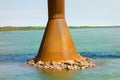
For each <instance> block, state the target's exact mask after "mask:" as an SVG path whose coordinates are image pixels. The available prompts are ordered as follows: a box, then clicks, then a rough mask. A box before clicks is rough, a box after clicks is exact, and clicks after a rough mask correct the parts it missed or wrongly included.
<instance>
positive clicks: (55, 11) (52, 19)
mask: <svg viewBox="0 0 120 80" xmlns="http://www.w3.org/2000/svg"><path fill="white" fill-rule="evenodd" d="M64 9H65V1H64V0H48V13H49V14H48V16H49V20H48V24H47V27H46V30H45V33H44V36H43V39H42V42H41V45H40V49H39V52H38V54H37V56H36V58H35V62H38V61H43V62H48V61H56V62H59V61H66V60H75V59H79V60H81V59H82V56H80V55H79V54H78V53H77V50H76V47H75V45H74V42H73V40H72V37H71V35H70V32H69V28H68V26H67V24H66V21H65V10H64Z"/></svg>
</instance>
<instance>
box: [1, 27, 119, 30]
mask: <svg viewBox="0 0 120 80" xmlns="http://www.w3.org/2000/svg"><path fill="white" fill-rule="evenodd" d="M69 28H70V29H81V28H120V26H69ZM24 30H45V27H44V26H26V27H18V26H17V27H14V26H5V27H0V31H24Z"/></svg>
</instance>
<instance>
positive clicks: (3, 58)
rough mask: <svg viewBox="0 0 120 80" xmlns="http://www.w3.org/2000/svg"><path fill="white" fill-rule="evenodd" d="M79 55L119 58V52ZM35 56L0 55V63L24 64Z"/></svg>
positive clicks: (84, 54)
mask: <svg viewBox="0 0 120 80" xmlns="http://www.w3.org/2000/svg"><path fill="white" fill-rule="evenodd" d="M80 54H81V55H82V56H85V57H88V58H92V59H111V58H112V59H114V58H120V51H114V52H111V51H103V52H80ZM35 55H36V54H0V62H26V61H27V60H29V59H31V58H34V57H35Z"/></svg>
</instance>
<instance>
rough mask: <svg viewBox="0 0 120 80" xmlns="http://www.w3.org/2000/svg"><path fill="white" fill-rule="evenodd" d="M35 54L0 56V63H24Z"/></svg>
mask: <svg viewBox="0 0 120 80" xmlns="http://www.w3.org/2000/svg"><path fill="white" fill-rule="evenodd" d="M34 57H35V54H0V62H26V61H27V60H29V59H31V58H34Z"/></svg>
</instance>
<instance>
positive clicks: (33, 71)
mask: <svg viewBox="0 0 120 80" xmlns="http://www.w3.org/2000/svg"><path fill="white" fill-rule="evenodd" d="M43 32H44V31H18V32H0V80H120V71H119V70H120V28H88V29H87V28H86V29H73V30H71V34H72V37H73V39H74V43H75V45H76V48H77V50H78V52H79V53H80V54H81V55H83V56H86V57H89V58H92V59H93V60H94V62H95V63H96V65H97V66H96V68H93V69H87V70H84V71H80V70H78V71H48V70H46V71H45V70H38V69H37V68H34V67H31V66H27V65H26V64H25V63H26V61H27V60H28V59H31V58H34V57H35V55H36V54H37V52H38V49H39V45H40V42H41V39H42V36H43Z"/></svg>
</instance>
